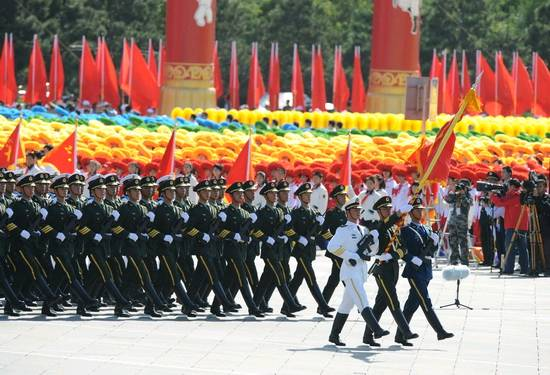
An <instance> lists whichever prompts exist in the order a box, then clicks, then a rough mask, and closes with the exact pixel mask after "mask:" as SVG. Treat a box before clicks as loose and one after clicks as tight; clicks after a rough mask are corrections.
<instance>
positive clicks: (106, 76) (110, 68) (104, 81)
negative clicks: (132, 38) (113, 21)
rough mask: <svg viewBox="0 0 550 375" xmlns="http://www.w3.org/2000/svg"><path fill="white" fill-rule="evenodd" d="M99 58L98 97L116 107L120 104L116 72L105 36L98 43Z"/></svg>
mask: <svg viewBox="0 0 550 375" xmlns="http://www.w3.org/2000/svg"><path fill="white" fill-rule="evenodd" d="M100 51H101V52H100V53H98V59H99V79H100V87H101V90H100V97H101V100H104V101H106V102H107V103H109V104H111V105H112V106H113V107H118V106H119V104H120V95H119V92H118V78H117V74H116V68H115V64H114V63H113V59H112V57H111V53H110V52H109V47H107V42H106V41H105V38H103V40H102V41H101V44H100Z"/></svg>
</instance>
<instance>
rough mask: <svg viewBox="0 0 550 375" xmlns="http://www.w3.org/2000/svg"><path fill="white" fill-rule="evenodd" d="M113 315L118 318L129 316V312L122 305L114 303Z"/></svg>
mask: <svg viewBox="0 0 550 375" xmlns="http://www.w3.org/2000/svg"><path fill="white" fill-rule="evenodd" d="M115 316H117V317H119V318H129V317H130V313H129V312H128V310H127V309H126V308H125V307H124V306H121V305H116V306H115Z"/></svg>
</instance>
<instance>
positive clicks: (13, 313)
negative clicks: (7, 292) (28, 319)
mask: <svg viewBox="0 0 550 375" xmlns="http://www.w3.org/2000/svg"><path fill="white" fill-rule="evenodd" d="M4 315H7V316H13V317H17V316H19V315H20V314H19V313H18V312H17V311H15V310H14V309H13V307H12V305H11V303H10V302H9V301H6V304H5V305H4Z"/></svg>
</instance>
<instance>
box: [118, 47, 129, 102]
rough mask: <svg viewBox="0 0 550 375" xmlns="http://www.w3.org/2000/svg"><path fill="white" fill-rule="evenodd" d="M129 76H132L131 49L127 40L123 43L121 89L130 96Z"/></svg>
mask: <svg viewBox="0 0 550 375" xmlns="http://www.w3.org/2000/svg"><path fill="white" fill-rule="evenodd" d="M129 76H130V47H129V46H128V42H127V41H126V38H124V40H123V42H122V59H121V61H120V88H121V90H122V91H124V92H125V93H126V95H130V85H129Z"/></svg>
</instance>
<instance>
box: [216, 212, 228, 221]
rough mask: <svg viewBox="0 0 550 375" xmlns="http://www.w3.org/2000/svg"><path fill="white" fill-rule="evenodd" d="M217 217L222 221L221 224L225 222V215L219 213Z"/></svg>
mask: <svg viewBox="0 0 550 375" xmlns="http://www.w3.org/2000/svg"><path fill="white" fill-rule="evenodd" d="M218 217H219V218H220V220H221V221H222V223H225V221H226V220H227V215H226V214H225V212H220V213H219V214H218Z"/></svg>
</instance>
